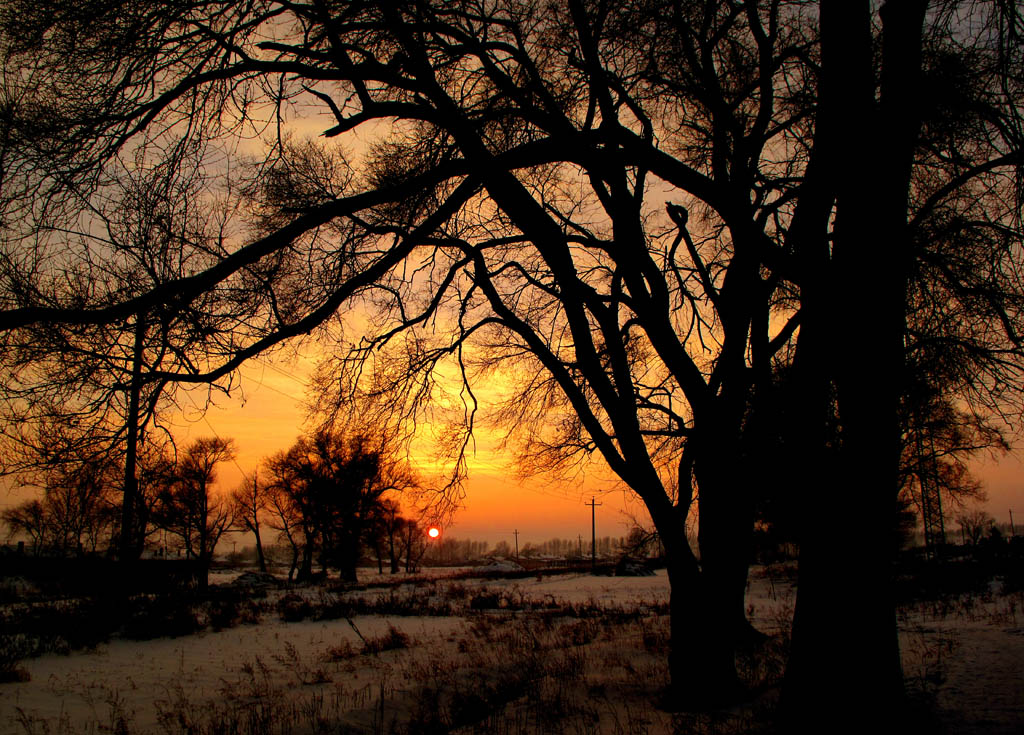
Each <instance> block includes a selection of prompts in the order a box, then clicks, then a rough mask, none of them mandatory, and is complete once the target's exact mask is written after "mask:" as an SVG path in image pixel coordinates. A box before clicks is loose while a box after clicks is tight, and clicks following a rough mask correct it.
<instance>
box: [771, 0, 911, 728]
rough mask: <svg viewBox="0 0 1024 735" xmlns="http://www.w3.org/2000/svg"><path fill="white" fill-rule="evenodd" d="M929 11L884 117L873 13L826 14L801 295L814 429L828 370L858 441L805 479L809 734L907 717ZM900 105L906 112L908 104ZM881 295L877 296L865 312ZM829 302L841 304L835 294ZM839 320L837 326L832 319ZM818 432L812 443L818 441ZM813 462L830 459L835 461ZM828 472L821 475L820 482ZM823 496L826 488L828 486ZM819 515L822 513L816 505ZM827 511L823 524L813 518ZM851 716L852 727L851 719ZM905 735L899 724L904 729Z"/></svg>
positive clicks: (793, 668)
mask: <svg viewBox="0 0 1024 735" xmlns="http://www.w3.org/2000/svg"><path fill="white" fill-rule="evenodd" d="M925 6H926V3H925V2H924V1H923V0H914V1H913V2H900V3H894V2H888V3H886V4H885V5H884V6H883V7H882V10H881V14H882V19H883V47H882V48H883V52H882V63H883V72H882V94H881V100H882V103H881V107H880V108H878V107H877V106H876V102H875V88H876V85H875V80H874V72H873V68H872V39H871V29H870V12H871V10H870V5H869V3H867V2H860V3H853V2H837V3H823V4H822V12H821V27H822V54H823V65H822V66H823V82H822V86H823V90H822V94H821V108H820V111H819V124H821V125H825V126H830V127H831V128H832V130H831V134H832V135H834V138H833V139H832V144H833V145H834V146H835V150H834V153H833V154H832V156H831V162H832V172H831V175H832V176H833V177H834V185H835V191H836V223H835V229H834V241H833V248H832V250H833V252H832V263H831V268H829V266H828V264H827V263H824V262H823V260H822V259H820V258H819V262H818V266H817V267H812V268H809V269H808V271H807V273H806V274H805V275H806V278H807V280H806V281H805V282H804V283H802V284H801V289H802V293H801V296H802V299H803V291H804V289H805V288H807V289H810V294H809V295H810V296H811V298H810V300H809V301H804V302H803V304H802V308H803V309H805V310H807V317H808V320H809V321H805V324H806V325H809V327H810V328H809V330H808V332H809V333H808V336H807V339H806V340H804V335H803V334H801V342H804V343H805V344H804V345H802V347H803V348H806V349H807V352H808V354H807V355H806V356H805V357H807V358H808V359H807V361H806V362H805V364H804V369H805V370H808V369H809V371H810V374H808V375H807V376H806V377H807V381H806V383H805V388H808V390H810V391H813V393H806V394H805V399H806V403H805V405H804V411H805V415H804V420H805V421H809V422H813V421H814V420H815V416H816V415H817V416H818V417H819V418H818V420H820V418H821V416H822V414H821V412H820V411H821V409H822V408H823V406H822V405H821V404H822V403H823V402H825V401H827V385H828V383H827V380H825V379H824V378H823V375H822V374H818V375H815V374H814V373H815V372H819V371H821V372H824V371H826V370H827V371H828V373H827V374H830V375H831V376H832V379H833V381H834V386H835V395H836V404H837V408H838V414H839V421H840V425H841V427H842V431H841V437H840V438H839V439H838V440H837V441H838V442H839V443H838V445H837V446H836V448H835V451H834V452H833V453H832V455H831V456H833V457H834V458H835V460H834V461H831V462H828V461H821V462H820V464H821V465H822V469H824V470H825V472H823V473H821V474H819V475H818V477H817V478H815V477H814V476H813V475H812V474H811V473H807V474H806V475H805V487H804V493H805V495H804V497H805V510H804V518H803V523H802V532H801V549H800V577H799V588H798V589H799V592H798V598H797V609H796V614H795V618H794V623H793V647H792V652H791V658H790V661H789V665H788V667H787V672H786V682H785V692H784V711H785V713H786V718H787V720H788V724H789V730H790V731H793V732H812V731H814V732H820V731H821V729H822V728H823V727H825V726H826V723H827V727H828V728H829V729H833V727H838V730H833V731H839V732H851V733H852V732H866V731H867V730H868V729H869V728H872V727H876V726H877V724H878V723H879V722H890V723H891V722H892V721H893V716H894V715H893V713H894V712H900V711H902V707H901V705H902V700H903V679H902V670H901V667H900V659H899V644H898V639H897V629H896V617H895V608H894V604H893V597H892V592H891V556H892V551H893V548H892V543H891V533H890V530H891V522H892V519H893V516H894V513H895V510H896V505H895V500H896V492H897V489H898V470H899V446H900V444H899V439H900V424H899V403H900V396H901V393H902V373H903V361H904V347H903V333H904V319H905V306H904V298H905V293H906V283H907V267H908V263H909V257H910V256H909V243H908V241H907V233H906V230H907V206H908V203H907V200H908V190H909V177H910V167H911V164H912V157H913V149H914V142H915V139H916V135H917V125H916V124H915V123H914V113H913V109H912V108H913V102H912V100H913V91H914V87H915V81H914V80H915V78H916V75H917V73H918V72H919V69H920V48H921V33H922V24H923V19H924V10H925ZM897 99H898V101H896V100H897ZM865 289H870V292H871V293H870V297H869V298H864V292H865ZM826 290H827V292H828V294H830V295H831V298H830V297H829V296H827V295H826V294H825V291H826ZM826 310H827V311H826ZM815 433H816V429H815V427H814V426H813V424H812V425H809V426H808V427H806V433H805V435H804V436H805V439H806V440H808V441H814V440H815V437H814V434H815ZM807 449H808V453H809V456H810V457H812V458H817V459H820V460H827V455H826V454H825V453H824V450H823V449H822V447H820V446H818V447H812V446H809V447H808V448H807ZM815 465H816V462H815V460H814V459H812V463H811V468H814V469H816V466H815ZM815 484H817V487H815ZM809 503H813V506H812V505H809ZM812 507H813V508H815V509H816V510H817V511H818V513H817V517H815V514H814V513H812V512H811V508H812ZM837 712H838V713H842V716H841V717H839V718H836V717H835V713H837ZM897 727H898V725H897Z"/></svg>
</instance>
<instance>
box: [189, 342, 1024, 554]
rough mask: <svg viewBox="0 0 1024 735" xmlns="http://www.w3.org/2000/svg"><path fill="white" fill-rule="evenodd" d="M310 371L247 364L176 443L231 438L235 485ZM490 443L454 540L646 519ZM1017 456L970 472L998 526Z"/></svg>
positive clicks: (295, 421) (295, 409)
mask: <svg viewBox="0 0 1024 735" xmlns="http://www.w3.org/2000/svg"><path fill="white" fill-rule="evenodd" d="M312 368H313V363H312V361H297V362H291V363H284V362H273V361H267V360H263V359H257V360H255V361H253V362H251V363H250V366H249V367H247V368H246V370H245V373H244V377H243V382H242V389H243V390H242V391H240V392H239V393H238V395H237V396H233V397H232V398H231V399H230V400H228V399H219V400H218V405H217V406H216V407H214V408H211V409H210V410H209V411H208V412H207V413H206V415H205V417H201V418H200V417H199V415H198V412H195V415H193V416H191V417H189V418H190V420H189V421H183V422H181V424H180V425H179V427H178V430H177V431H176V434H177V435H178V438H179V439H180V440H183V441H187V440H188V438H189V437H197V436H209V435H211V434H214V433H215V434H216V435H218V436H223V437H231V438H233V439H234V440H235V442H236V444H237V447H238V457H237V459H236V461H235V462H234V463H233V464H230V465H224V466H222V468H221V470H220V476H219V483H218V484H219V485H220V486H221V487H222V488H225V489H227V488H231V487H234V486H235V485H236V484H237V483H238V481H239V479H240V476H241V473H242V472H243V471H245V472H251V471H252V469H253V468H254V467H256V465H257V463H258V462H259V461H260V460H261V459H263V458H265V457H268V456H270V455H272V454H274V453H275V452H278V451H280V450H282V449H286V448H287V447H288V446H289V445H291V443H292V442H294V440H295V438H296V437H297V436H298V435H299V434H300V433H301V432H302V430H303V424H304V420H305V409H304V408H303V399H304V398H305V391H306V388H305V379H306V376H308V374H309V372H310V371H311V370H312ZM243 394H244V402H243V400H242V395H243ZM187 403H188V402H187V401H185V404H186V405H187ZM493 444H494V442H491V441H489V440H488V435H487V432H486V430H482V431H481V432H480V436H479V441H478V444H477V451H476V453H475V455H474V456H473V457H472V459H471V461H470V480H469V483H468V485H467V488H466V497H465V499H464V501H463V507H462V509H460V510H459V511H458V512H457V513H456V514H455V516H454V518H453V523H452V524H451V526H450V527H448V528H447V529H445V530H446V533H447V534H449V535H451V536H454V537H457V538H473V539H481V540H487V541H489V542H490V543H491V544H495V543H497V542H498V541H500V540H503V539H504V540H507V541H508V542H509V543H512V541H513V538H514V537H513V535H512V532H513V531H514V530H518V531H519V534H520V535H519V542H520V544H523V543H525V542H527V541H534V542H539V541H544V540H547V539H550V538H554V537H559V538H577V537H578V536H580V535H582V536H583V538H584V543H586V539H587V538H589V535H590V508H589V507H587V506H586V505H584V503H587V502H589V501H590V499H591V497H596V499H597V502H599V503H602V505H601V506H599V507H598V508H597V509H596V517H597V534H598V536H620V535H624V534H625V533H626V532H627V530H628V526H629V523H628V518H627V515H631V516H635V517H637V518H640V519H643V520H645V521H646V520H647V514H646V511H645V510H644V508H643V506H642V504H641V503H640V501H639V500H638V499H636V498H635V496H632V494H631V493H627V492H624V491H623V490H622V488H621V487H619V486H617V485H616V484H615V483H614V481H613V479H612V478H611V477H610V476H609V475H608V473H603V474H602V473H600V472H593V473H591V474H590V475H588V476H587V477H586V478H585V480H583V481H582V482H580V483H551V482H545V481H543V480H532V481H529V482H520V481H519V480H518V479H517V478H516V477H515V476H514V468H513V458H512V457H511V456H509V455H508V454H507V453H503V452H501V451H500V449H499V448H497V447H495V446H493ZM1021 444H1022V445H1024V442H1021ZM1020 457H1024V446H1018V447H1016V450H1015V452H1014V453H1013V454H1011V455H1008V456H1006V457H1003V458H995V459H994V458H992V457H990V456H989V455H988V454H983V455H981V456H979V458H978V459H976V461H975V463H974V472H975V474H976V476H977V477H978V478H979V479H980V480H981V481H982V483H983V485H984V488H985V491H986V492H987V494H988V503H987V504H986V510H988V512H989V513H991V514H992V515H993V516H994V517H995V518H996V520H997V521H999V522H1007V521H1009V519H1010V514H1009V511H1010V509H1012V510H1013V513H1014V521H1015V523H1016V524H1017V525H1018V527H1019V528H1024V464H1022V462H1021V460H1020ZM946 510H947V519H946V527H947V532H950V533H955V532H956V529H957V525H956V523H955V521H954V520H953V518H952V516H953V514H954V513H955V510H954V509H946ZM950 540H951V541H953V540H955V539H954V538H953V537H951V538H950Z"/></svg>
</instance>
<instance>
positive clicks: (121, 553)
mask: <svg viewBox="0 0 1024 735" xmlns="http://www.w3.org/2000/svg"><path fill="white" fill-rule="evenodd" d="M145 338H146V322H145V319H144V317H143V315H142V314H139V315H137V316H136V317H135V344H134V346H133V350H132V379H131V383H130V385H129V387H128V391H129V393H128V416H127V417H126V419H125V421H126V422H127V429H128V433H127V439H126V441H127V447H126V450H125V459H124V498H123V500H122V501H121V537H120V539H119V541H118V557H119V558H120V559H121V561H123V562H126V563H130V562H134V561H136V560H138V558H139V557H140V556H141V555H142V544H141V542H140V541H139V540H138V539H137V538H136V535H137V531H136V529H137V525H138V518H137V515H138V513H137V510H136V506H137V505H138V502H137V501H138V494H139V479H138V475H137V472H136V463H137V458H138V445H139V400H140V397H141V393H142V358H143V354H142V351H143V347H144V345H145ZM139 533H141V535H142V536H143V537H144V536H145V529H144V528H143V529H142V530H141V531H140V532H139Z"/></svg>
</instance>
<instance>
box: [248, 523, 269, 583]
mask: <svg viewBox="0 0 1024 735" xmlns="http://www.w3.org/2000/svg"><path fill="white" fill-rule="evenodd" d="M252 533H253V535H254V536H255V537H256V558H257V560H259V563H260V571H261V572H263V573H266V571H267V557H266V555H265V554H264V553H263V541H262V539H261V538H260V525H259V524H258V523H254V524H253V527H252Z"/></svg>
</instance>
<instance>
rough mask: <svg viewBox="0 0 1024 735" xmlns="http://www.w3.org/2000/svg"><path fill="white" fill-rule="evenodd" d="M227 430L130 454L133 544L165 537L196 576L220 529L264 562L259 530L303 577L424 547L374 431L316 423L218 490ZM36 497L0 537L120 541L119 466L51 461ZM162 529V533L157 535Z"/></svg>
mask: <svg viewBox="0 0 1024 735" xmlns="http://www.w3.org/2000/svg"><path fill="white" fill-rule="evenodd" d="M235 453H236V450H235V446H234V442H233V441H232V440H230V439H222V438H219V437H200V438H198V439H195V440H194V441H192V442H190V443H189V444H187V445H186V446H185V447H184V448H183V449H182V451H181V452H180V453H178V454H177V456H175V455H174V454H173V453H172V452H171V451H169V450H168V449H166V448H165V449H164V450H163V451H159V452H157V451H150V452H148V453H144V454H143V456H142V461H141V462H140V464H139V467H140V470H141V472H140V473H139V477H138V483H137V486H138V492H139V494H138V500H139V503H138V505H137V514H136V518H137V521H136V523H137V526H136V528H134V529H133V530H132V532H131V533H132V534H133V535H134V537H135V542H134V543H136V544H137V545H138V547H139V548H140V550H141V549H144V548H145V549H149V550H150V551H151V552H157V551H160V552H166V549H167V547H168V545H170V546H171V548H176V549H178V550H179V552H180V553H183V554H184V556H185V558H187V559H194V560H196V561H197V562H198V563H199V566H200V569H201V570H202V575H203V576H202V577H201V579H202V580H205V579H206V574H207V573H208V571H209V568H210V564H211V562H212V560H213V556H214V552H215V551H216V549H217V546H218V544H219V543H220V541H221V540H222V538H223V537H224V535H225V534H228V533H234V532H246V531H247V532H250V533H251V534H252V535H253V537H254V538H255V542H256V554H257V560H258V564H259V567H260V570H261V571H263V572H266V571H267V560H266V555H265V553H264V543H265V539H266V538H267V536H268V532H273V533H276V534H277V536H278V539H279V540H280V541H281V542H283V543H284V544H285V546H286V547H287V549H288V550H289V552H290V562H289V569H288V578H289V579H296V580H299V581H302V580H309V579H310V578H312V577H313V575H314V567H315V566H318V567H319V570H320V573H322V574H326V572H327V569H328V566H331V567H332V568H337V569H338V570H340V576H341V578H342V579H344V580H347V581H354V580H355V574H356V565H357V563H358V562H359V561H360V559H361V558H362V557H363V555H365V554H371V555H375V556H376V558H377V560H378V563H380V564H381V566H382V568H383V564H384V562H385V561H386V562H387V564H388V568H389V569H390V570H391V572H392V573H396V572H398V571H399V569H400V568H401V567H402V566H403V564H404V568H405V569H406V570H407V571H412V570H414V569H415V568H416V565H417V564H418V562H419V561H420V559H421V558H422V557H423V554H424V553H425V551H426V536H425V534H426V528H425V527H423V526H422V523H421V521H419V520H417V519H415V518H409V517H406V516H404V515H403V514H402V512H401V507H400V504H399V501H400V499H401V498H402V494H403V493H405V494H406V500H407V501H408V500H409V497H408V496H409V495H411V494H413V493H415V492H416V491H417V490H418V489H419V484H418V482H419V481H418V480H417V479H416V477H415V475H414V474H413V473H412V472H411V470H410V469H409V468H408V465H407V463H406V462H405V461H404V460H402V459H400V458H399V457H397V456H395V455H394V454H391V453H389V448H388V447H387V446H386V444H385V442H383V441H381V440H377V441H372V440H371V439H369V438H368V437H367V436H365V435H361V434H352V435H345V434H341V433H330V432H324V431H322V432H317V433H315V434H313V435H311V436H303V437H300V438H299V439H298V440H297V441H296V442H295V444H293V445H292V447H291V448H289V449H288V450H286V451H283V452H279V453H277V454H275V455H273V456H272V457H270V458H268V459H266V460H265V461H264V463H263V466H262V472H260V471H257V472H253V473H252V474H248V475H245V476H244V478H243V481H242V482H241V484H240V485H239V486H238V487H236V488H235V489H234V490H232V491H230V492H216V491H215V489H214V488H215V484H216V481H217V468H218V465H222V464H223V463H225V462H233V461H234V459H235ZM39 479H40V481H41V483H42V487H41V497H39V498H35V499H31V500H27V501H25V502H23V503H21V504H19V505H15V506H12V507H9V508H7V509H5V510H4V511H3V513H2V514H0V521H2V522H3V523H4V525H5V526H6V527H7V532H8V540H12V539H14V538H16V537H20V538H23V539H27V540H28V545H29V550H30V552H31V553H33V554H36V555H41V554H46V555H57V556H72V555H81V554H85V553H88V554H111V553H117V551H118V550H119V548H120V539H121V538H122V535H123V534H122V529H121V527H120V522H121V518H122V513H121V502H122V495H123V485H122V484H121V480H122V478H121V477H120V476H119V468H118V467H116V466H114V465H111V464H106V463H97V462H90V463H78V464H74V465H71V466H69V467H61V468H51V469H50V470H48V471H47V472H46V473H44V474H43V475H42V476H41V477H40V478H39ZM168 537H169V538H170V544H168Z"/></svg>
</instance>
